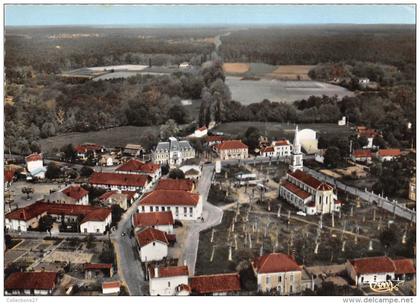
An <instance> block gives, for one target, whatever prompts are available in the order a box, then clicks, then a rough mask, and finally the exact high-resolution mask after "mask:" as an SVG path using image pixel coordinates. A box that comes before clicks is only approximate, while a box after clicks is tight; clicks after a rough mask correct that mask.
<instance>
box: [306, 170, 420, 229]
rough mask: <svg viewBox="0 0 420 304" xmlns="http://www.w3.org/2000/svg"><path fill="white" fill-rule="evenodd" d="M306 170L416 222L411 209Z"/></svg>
mask: <svg viewBox="0 0 420 304" xmlns="http://www.w3.org/2000/svg"><path fill="white" fill-rule="evenodd" d="M304 170H305V171H307V172H308V173H309V174H311V175H313V176H315V177H316V178H318V179H320V180H323V181H326V182H328V183H330V184H332V185H335V186H336V187H337V188H339V189H341V190H343V191H345V192H348V193H350V194H352V195H356V196H358V197H360V198H361V199H363V200H365V201H368V202H369V203H373V202H375V203H377V205H378V207H379V208H383V209H385V210H387V211H389V212H391V213H394V212H395V215H397V216H399V217H402V218H405V219H407V220H409V221H413V222H416V212H415V211H413V210H411V209H408V208H406V207H405V206H402V205H400V204H398V202H397V201H390V200H389V199H388V198H384V197H381V196H380V195H377V194H375V193H373V192H369V191H366V189H365V190H360V189H357V188H354V187H351V186H348V185H345V184H343V183H342V182H340V181H337V180H335V179H334V178H332V177H330V176H326V175H324V174H322V173H320V172H318V171H315V170H312V169H310V168H307V167H305V169H304Z"/></svg>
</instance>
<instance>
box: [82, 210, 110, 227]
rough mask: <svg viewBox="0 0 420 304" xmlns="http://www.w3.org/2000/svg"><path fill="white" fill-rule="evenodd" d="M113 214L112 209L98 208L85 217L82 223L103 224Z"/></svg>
mask: <svg viewBox="0 0 420 304" xmlns="http://www.w3.org/2000/svg"><path fill="white" fill-rule="evenodd" d="M110 214H111V209H110V208H98V209H96V210H93V211H91V212H89V213H87V214H86V215H85V217H84V218H83V219H82V220H81V222H80V223H86V222H103V221H105V220H106V219H107V217H108V216H109V215H110Z"/></svg>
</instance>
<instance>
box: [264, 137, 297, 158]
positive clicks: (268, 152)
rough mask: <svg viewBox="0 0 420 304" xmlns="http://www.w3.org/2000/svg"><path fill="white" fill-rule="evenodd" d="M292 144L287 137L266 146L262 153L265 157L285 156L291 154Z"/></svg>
mask: <svg viewBox="0 0 420 304" xmlns="http://www.w3.org/2000/svg"><path fill="white" fill-rule="evenodd" d="M291 147H292V145H291V144H290V142H289V141H288V140H287V139H281V140H277V141H273V142H272V143H271V145H270V146H267V147H264V148H263V149H262V150H261V155H262V156H264V157H284V156H290V154H291Z"/></svg>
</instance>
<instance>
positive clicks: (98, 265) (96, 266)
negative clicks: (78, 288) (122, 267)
mask: <svg viewBox="0 0 420 304" xmlns="http://www.w3.org/2000/svg"><path fill="white" fill-rule="evenodd" d="M83 268H84V270H92V269H111V268H112V264H104V263H102V264H101V263H86V264H84V265H83Z"/></svg>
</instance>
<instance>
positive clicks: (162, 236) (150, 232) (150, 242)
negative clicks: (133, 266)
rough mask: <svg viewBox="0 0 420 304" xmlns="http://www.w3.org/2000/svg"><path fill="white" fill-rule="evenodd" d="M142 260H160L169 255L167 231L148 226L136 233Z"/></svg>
mask: <svg viewBox="0 0 420 304" xmlns="http://www.w3.org/2000/svg"><path fill="white" fill-rule="evenodd" d="M136 239H137V245H138V248H139V255H140V260H141V261H142V262H151V261H160V260H162V259H163V258H165V257H167V256H168V244H169V242H168V239H167V238H166V233H165V232H163V231H160V230H157V229H155V228H151V227H148V228H146V229H144V230H142V231H139V232H137V234H136Z"/></svg>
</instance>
